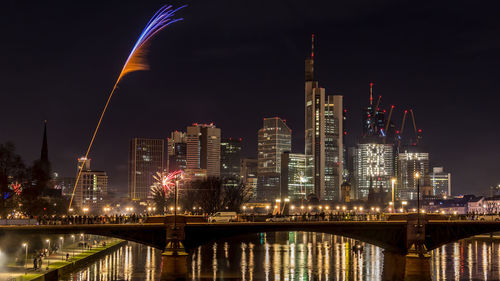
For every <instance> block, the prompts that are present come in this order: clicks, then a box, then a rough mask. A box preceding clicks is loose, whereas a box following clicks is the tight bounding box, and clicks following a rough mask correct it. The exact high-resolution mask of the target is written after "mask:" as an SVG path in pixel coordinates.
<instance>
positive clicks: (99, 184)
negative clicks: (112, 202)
mask: <svg viewBox="0 0 500 281" xmlns="http://www.w3.org/2000/svg"><path fill="white" fill-rule="evenodd" d="M84 162H85V165H84V166H83V169H82V172H81V175H80V180H79V181H78V185H77V186H76V190H75V197H74V200H75V204H76V205H77V206H78V207H80V209H81V210H82V211H84V212H89V213H92V214H98V213H100V212H101V211H102V207H103V206H104V205H105V202H106V201H105V197H106V195H107V192H108V176H107V174H106V172H104V171H93V170H91V169H90V159H86V158H84V157H81V158H78V165H77V171H76V173H77V175H78V173H79V170H80V168H81V167H82V165H83V163H84Z"/></svg>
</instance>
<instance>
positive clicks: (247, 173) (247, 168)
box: [240, 158, 258, 200]
mask: <svg viewBox="0 0 500 281" xmlns="http://www.w3.org/2000/svg"><path fill="white" fill-rule="evenodd" d="M257 165H258V164H257V159H254V158H243V159H241V168H240V176H241V183H242V184H244V185H245V187H246V188H247V190H249V191H250V192H251V199H252V200H255V199H257Z"/></svg>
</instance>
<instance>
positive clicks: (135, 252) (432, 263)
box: [66, 232, 500, 281]
mask: <svg viewBox="0 0 500 281" xmlns="http://www.w3.org/2000/svg"><path fill="white" fill-rule="evenodd" d="M354 243H355V240H352V239H348V238H344V237H340V236H333V235H327V234H316V233H305V232H282V233H262V234H259V235H250V236H248V237H245V238H243V239H242V238H235V239H227V240H224V241H218V242H217V243H211V244H207V245H204V246H201V247H198V248H196V249H194V250H193V251H192V252H191V255H190V257H189V258H188V267H187V268H188V271H189V272H188V273H187V276H188V278H189V279H190V280H216V279H217V280H353V281H357V280H384V279H385V280H396V279H399V278H400V277H401V278H403V276H405V273H406V272H405V270H408V266H409V265H411V263H409V262H408V261H407V260H405V258H404V257H402V256H397V255H393V254H389V253H384V251H383V250H382V249H381V248H378V247H375V246H373V245H369V244H365V243H361V245H363V246H364V250H363V251H362V252H360V253H355V252H353V250H352V246H353V244H354ZM499 252H500V243H498V242H491V241H481V240H469V241H461V242H457V243H452V244H448V245H445V246H443V247H440V248H438V249H436V250H434V251H432V257H431V258H430V260H428V268H429V270H430V274H429V276H430V277H431V278H432V280H500V270H499V263H500V255H499ZM161 261H162V259H161V253H160V251H158V250H156V249H153V248H151V247H147V246H144V245H139V244H135V243H129V244H128V245H127V246H124V247H122V248H120V249H119V250H117V251H116V252H114V253H113V254H110V255H108V256H106V257H104V258H102V259H101V260H99V261H97V262H95V263H94V264H92V265H90V266H88V267H86V268H84V269H82V270H80V271H78V272H76V273H74V274H72V275H71V276H68V277H67V278H66V280H75V281H78V280H159V277H160V273H161V268H162V265H161ZM399 280H402V279H399Z"/></svg>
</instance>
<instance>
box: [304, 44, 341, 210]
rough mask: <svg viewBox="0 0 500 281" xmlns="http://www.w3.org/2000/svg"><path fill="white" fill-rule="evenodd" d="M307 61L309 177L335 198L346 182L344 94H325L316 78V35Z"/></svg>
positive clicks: (317, 187)
mask: <svg viewBox="0 0 500 281" xmlns="http://www.w3.org/2000/svg"><path fill="white" fill-rule="evenodd" d="M312 40H313V41H312V51H311V56H310V58H308V59H306V63H305V68H306V69H305V73H306V81H305V155H306V166H307V170H306V178H307V180H308V181H309V182H310V183H312V185H313V186H314V193H315V194H316V196H317V197H318V198H321V199H325V200H335V199H338V197H339V192H340V186H341V184H342V181H343V177H342V174H343V162H344V161H343V155H344V148H343V132H344V130H343V120H344V115H343V105H342V103H343V101H342V99H343V97H342V96H340V95H326V94H325V89H324V88H321V87H320V86H319V83H318V81H315V79H314V35H313V37H312Z"/></svg>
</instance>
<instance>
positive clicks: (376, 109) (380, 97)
mask: <svg viewBox="0 0 500 281" xmlns="http://www.w3.org/2000/svg"><path fill="white" fill-rule="evenodd" d="M380 100H382V96H378V100H377V106H375V110H374V112H377V111H378V107H379V106H380Z"/></svg>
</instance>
